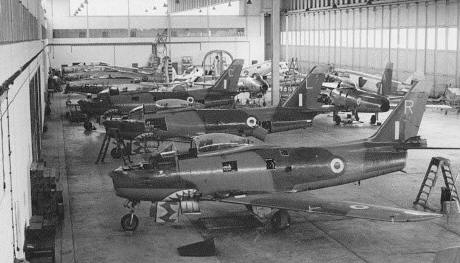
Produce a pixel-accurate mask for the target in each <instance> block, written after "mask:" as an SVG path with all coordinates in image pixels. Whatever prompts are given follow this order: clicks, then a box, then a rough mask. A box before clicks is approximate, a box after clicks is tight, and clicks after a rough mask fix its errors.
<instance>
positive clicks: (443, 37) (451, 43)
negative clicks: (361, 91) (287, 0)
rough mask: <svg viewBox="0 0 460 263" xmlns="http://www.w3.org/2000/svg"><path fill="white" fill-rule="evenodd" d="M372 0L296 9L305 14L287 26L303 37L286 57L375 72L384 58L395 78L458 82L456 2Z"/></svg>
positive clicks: (459, 82) (440, 84)
mask: <svg viewBox="0 0 460 263" xmlns="http://www.w3.org/2000/svg"><path fill="white" fill-rule="evenodd" d="M313 2H315V1H313ZM373 3H376V4H373V5H360V6H351V5H350V6H348V2H343V3H342V2H337V4H338V5H339V6H341V7H342V8H339V9H320V10H310V11H307V12H305V11H302V10H298V11H297V13H296V16H297V15H298V14H300V15H305V16H306V17H305V19H303V18H301V19H300V23H297V24H291V26H290V27H289V30H290V31H292V32H295V31H299V30H301V31H302V30H305V31H306V33H305V38H306V39H305V40H302V44H301V48H300V50H298V49H297V50H295V51H293V50H292V49H291V48H288V50H289V53H288V54H287V58H288V59H289V58H291V57H294V56H297V57H298V59H299V61H305V64H307V65H314V64H315V63H332V64H335V65H336V66H339V67H345V68H353V69H356V70H362V71H367V72H369V73H381V72H382V70H383V68H384V66H385V64H386V63H387V62H388V61H389V60H390V61H391V62H393V63H394V66H393V68H394V74H393V77H394V78H396V79H399V80H403V78H406V77H407V76H408V75H411V74H413V73H414V72H416V71H417V72H421V73H424V74H425V75H426V78H427V79H429V81H430V82H432V83H434V84H435V85H436V86H444V87H446V86H447V85H448V84H453V85H455V86H458V85H459V84H460V80H459V76H460V74H459V71H460V70H459V65H460V56H459V55H458V54H459V51H458V48H460V47H459V46H460V45H459V43H458V42H459V39H460V34H458V26H459V23H460V22H459V19H460V18H459V17H458V16H457V14H458V13H459V9H460V3H458V2H457V1H429V2H410V3H403V2H401V1H400V2H397V3H396V2H395V3H392V2H391V1H382V3H383V4H379V3H380V1H373ZM313 5H315V3H313ZM325 5H326V6H328V3H327V2H326V3H325ZM293 15H294V14H293V13H289V14H288V16H289V17H291V16H293ZM303 21H305V23H306V25H307V26H306V27H304V26H303V25H302V24H303ZM303 42H305V43H306V44H305V46H306V47H307V49H306V51H305V52H302V48H303V47H304V45H303Z"/></svg>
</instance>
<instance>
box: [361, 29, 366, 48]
mask: <svg viewBox="0 0 460 263" xmlns="http://www.w3.org/2000/svg"><path fill="white" fill-rule="evenodd" d="M360 46H361V47H362V48H365V47H367V30H364V29H363V30H361V45H360Z"/></svg>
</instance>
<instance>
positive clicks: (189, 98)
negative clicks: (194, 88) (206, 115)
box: [187, 97, 195, 103]
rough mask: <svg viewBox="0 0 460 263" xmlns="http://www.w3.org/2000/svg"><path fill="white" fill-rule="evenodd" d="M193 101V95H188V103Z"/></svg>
mask: <svg viewBox="0 0 460 263" xmlns="http://www.w3.org/2000/svg"><path fill="white" fill-rule="evenodd" d="M194 101H195V99H194V98H193V97H188V98H187V102H188V103H193V102H194Z"/></svg>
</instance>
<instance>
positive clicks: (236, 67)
mask: <svg viewBox="0 0 460 263" xmlns="http://www.w3.org/2000/svg"><path fill="white" fill-rule="evenodd" d="M243 64H244V60H243V59H234V60H233V61H232V64H230V66H228V68H227V69H226V70H225V71H224V72H222V74H221V75H220V77H219V79H217V81H216V83H215V84H214V86H212V87H211V88H210V89H212V90H232V89H236V88H237V87H238V80H239V79H240V74H241V70H242V69H243Z"/></svg>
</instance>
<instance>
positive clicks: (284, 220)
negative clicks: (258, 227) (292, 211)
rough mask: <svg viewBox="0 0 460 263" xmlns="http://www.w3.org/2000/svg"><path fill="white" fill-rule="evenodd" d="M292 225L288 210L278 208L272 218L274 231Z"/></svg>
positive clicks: (271, 226)
mask: <svg viewBox="0 0 460 263" xmlns="http://www.w3.org/2000/svg"><path fill="white" fill-rule="evenodd" d="M290 225H291V216H290V215H289V213H288V211H286V210H278V211H277V212H275V213H274V214H273V216H272V218H271V219H270V228H271V230H272V231H273V232H278V231H281V230H285V229H287V228H289V226H290Z"/></svg>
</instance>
